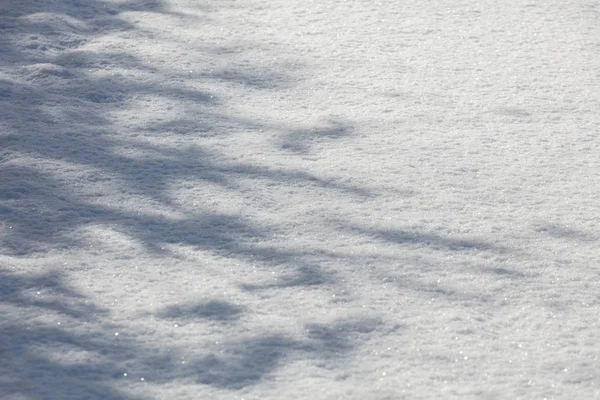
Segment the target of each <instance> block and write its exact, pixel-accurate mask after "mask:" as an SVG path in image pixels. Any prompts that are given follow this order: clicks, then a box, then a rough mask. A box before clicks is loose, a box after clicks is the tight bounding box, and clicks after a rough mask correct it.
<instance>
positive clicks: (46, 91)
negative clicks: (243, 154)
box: [0, 0, 380, 399]
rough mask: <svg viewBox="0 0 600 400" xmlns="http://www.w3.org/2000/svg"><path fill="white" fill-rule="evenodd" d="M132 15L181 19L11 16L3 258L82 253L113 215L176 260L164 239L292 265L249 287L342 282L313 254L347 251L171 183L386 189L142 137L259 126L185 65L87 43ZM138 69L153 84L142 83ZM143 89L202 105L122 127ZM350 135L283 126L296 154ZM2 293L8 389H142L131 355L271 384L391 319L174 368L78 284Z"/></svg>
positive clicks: (8, 288) (1, 169) (338, 127)
mask: <svg viewBox="0 0 600 400" xmlns="http://www.w3.org/2000/svg"><path fill="white" fill-rule="evenodd" d="M124 11H151V12H164V13H172V12H171V11H169V10H165V9H164V7H163V5H162V3H161V2H160V1H155V0H149V1H144V0H139V1H133V0H132V1H125V2H120V3H119V4H115V3H113V2H105V1H100V0H71V1H64V2H40V1H34V0H30V1H27V0H26V1H23V2H19V6H18V7H15V8H12V9H10V10H9V11H8V12H7V13H3V15H2V16H0V34H2V35H3V36H4V37H5V38H7V39H6V40H2V41H0V54H2V58H1V59H0V129H1V133H0V157H1V159H0V200H1V201H2V204H0V235H1V236H0V245H1V247H2V253H3V254H5V255H7V256H18V257H40V256H41V255H44V254H45V253H48V252H50V251H56V250H63V249H68V250H73V249H77V248H83V247H84V246H85V245H86V244H88V242H87V241H88V238H87V237H85V235H82V234H81V233H82V231H84V230H85V229H86V228H88V227H90V226H97V225H101V226H103V227H110V228H111V229H115V230H117V231H119V232H121V233H123V234H125V235H126V236H128V237H129V238H132V239H133V240H135V241H136V242H138V243H141V244H142V245H143V247H144V250H145V251H146V252H147V253H148V254H150V255H151V256H166V255H167V253H166V252H165V251H164V250H163V248H164V246H165V245H168V244H180V245H185V246H190V247H193V248H195V249H200V250H205V251H209V252H212V253H214V254H217V255H221V256H224V257H227V258H240V259H244V260H253V261H256V262H258V263H260V264H262V265H270V266H280V267H282V268H283V269H284V270H285V271H284V274H283V275H282V276H281V278H280V279H279V280H278V281H277V282H275V283H265V284H258V285H242V287H243V288H244V289H246V290H248V291H256V290H261V289H265V288H271V287H277V288H290V287H296V286H317V287H322V286H325V285H332V284H334V283H335V282H336V279H335V274H334V273H332V272H329V271H326V270H325V269H323V268H321V267H320V266H319V264H318V263H315V262H313V261H314V260H313V259H314V258H323V257H325V258H331V259H333V258H334V257H335V254H333V253H328V252H326V251H322V252H319V251H314V250H297V251H296V250H286V249H284V248H280V247H277V246H265V245H262V244H261V243H262V242H264V241H266V239H267V238H269V237H270V236H271V235H272V231H271V230H270V229H269V228H268V227H265V226H262V225H260V224H258V223H257V222H255V221H252V220H250V219H249V218H244V216H243V213H235V212H230V213H229V212H218V211H215V210H214V209H211V208H210V207H209V206H206V205H204V204H200V205H199V206H198V207H197V209H195V210H193V211H190V210H188V209H186V208H185V207H181V206H179V205H178V204H177V202H176V201H175V199H174V198H173V196H172V193H171V191H170V190H171V185H172V184H173V183H174V182H179V181H182V180H186V179H187V180H193V181H194V184H195V185H198V186H200V187H201V188H202V185H203V183H206V184H208V183H210V184H211V185H214V186H217V187H220V188H225V189H227V190H230V191H236V190H239V187H240V181H241V180H253V181H256V182H259V181H260V182H267V184H270V185H276V184H279V185H291V186H296V187H299V188H306V187H311V188H315V189H319V190H323V191H336V192H338V193H340V194H342V195H345V196H351V197H353V198H357V199H365V198H370V197H372V196H374V194H373V193H372V191H370V190H369V189H368V188H364V187H360V186H356V185H352V184H346V183H343V182H340V181H339V180H336V179H333V178H325V177H321V176H318V175H316V174H313V173H310V172H308V171H306V170H302V169H293V168H292V169H284V168H275V167H269V166H261V165H256V164H251V163H247V162H242V161H237V160H236V161H231V160H227V158H226V157H225V156H223V155H222V154H218V153H217V152H216V151H215V150H214V149H210V148H209V147H208V146H206V147H204V146H202V144H197V145H194V146H185V145H184V146H177V145H174V146H173V145H171V146H169V145H163V146H161V145H157V144H156V143H151V142H150V141H148V140H145V139H147V138H148V137H149V136H160V135H161V134H165V133H166V134H168V133H176V134H179V135H196V136H195V137H197V138H202V137H204V136H205V133H208V134H211V135H228V134H229V132H228V130H227V127H228V126H233V125H240V126H243V127H247V128H252V129H253V128H256V127H258V126H260V124H259V123H258V122H256V121H253V120H252V118H246V117H244V116H236V115H231V113H230V112H228V111H227V110H226V109H224V108H223V107H221V99H220V98H219V96H218V95H216V94H215V93H212V92H210V91H208V90H204V89H194V88H191V86H186V85H178V84H175V83H173V81H172V80H170V79H174V78H181V79H183V78H184V77H183V76H177V72H175V71H170V70H161V69H160V68H157V67H155V66H152V65H149V64H147V63H145V62H144V61H143V60H141V59H139V58H137V57H135V56H134V55H132V54H128V53H126V52H123V51H94V50H90V49H89V48H88V49H81V47H82V46H83V45H85V44H86V43H89V42H90V41H92V40H95V39H97V38H99V37H100V36H102V35H104V34H107V33H110V32H114V31H119V32H121V31H127V30H132V29H134V28H135V29H138V28H137V27H135V26H134V25H132V23H130V22H127V21H126V20H125V19H124V18H122V16H121V13H123V12H124ZM219 51H220V50H219V49H216V52H215V54H218V53H219ZM107 72H111V73H107ZM112 72H114V73H112ZM138 74H152V76H153V77H154V78H153V79H146V80H143V79H136V76H137V75H138ZM201 77H202V78H203V79H207V80H215V81H220V82H222V81H226V82H229V83H231V84H238V85H244V86H247V87H251V88H252V89H253V90H270V89H272V88H278V87H279V88H280V87H283V86H285V84H286V80H288V79H291V78H290V77H289V76H288V75H287V74H286V73H284V72H283V71H270V72H268V73H267V72H266V71H263V72H262V73H260V74H258V75H256V74H254V75H253V74H251V73H247V72H246V71H239V70H227V71H217V72H214V73H212V74H203V75H201ZM139 98H154V99H163V100H165V101H173V102H175V101H177V102H185V103H191V104H195V105H197V106H201V107H200V108H201V109H202V112H201V115H200V116H199V117H197V118H192V117H190V118H187V119H181V118H177V117H173V118H170V117H169V118H167V121H164V122H162V123H157V124H153V126H152V127H150V126H148V125H147V124H146V123H137V122H132V125H134V127H133V128H131V129H129V130H128V129H123V127H122V126H120V125H118V124H116V123H115V122H114V119H113V118H112V117H111V114H112V113H116V112H118V111H121V110H123V109H128V108H130V107H131V108H133V107H135V101H136V100H139ZM214 126H218V127H220V128H221V130H220V131H219V130H218V129H216V128H214ZM122 129H123V130H124V131H122ZM351 131H352V127H351V126H350V124H343V123H340V122H336V121H331V122H328V123H327V124H326V126H325V127H316V128H314V129H311V128H309V129H307V130H306V131H295V132H291V133H289V134H285V135H284V138H283V142H284V144H283V147H285V146H286V145H285V143H288V145H289V146H288V148H287V150H290V151H292V152H295V153H304V152H308V151H311V148H312V147H313V146H315V145H316V144H318V143H319V142H320V141H321V140H330V139H336V138H339V137H342V136H344V135H348V134H349V133H350V132H351ZM207 186H208V185H207ZM206 190H210V189H206ZM142 206H144V207H142ZM259 244H261V245H259ZM33 290H35V291H36V292H40V295H39V296H42V294H43V293H46V294H45V295H43V296H45V297H43V296H42V297H36V295H33V294H32V293H31V291H33ZM0 296H1V297H0V301H1V303H0V306H1V307H2V308H3V309H5V310H6V311H7V313H6V315H7V317H6V318H5V319H4V320H2V321H0V327H1V329H2V331H1V333H0V334H1V335H2V338H3V340H2V341H1V342H2V344H0V352H1V353H2V356H3V357H2V358H3V360H6V361H5V363H3V365H2V366H0V371H1V372H2V374H0V375H2V376H3V378H1V379H2V381H0V383H1V384H0V386H1V388H0V394H1V395H2V396H4V395H7V396H8V395H10V396H19V395H22V396H27V397H31V398H40V399H44V398H64V399H68V398H89V399H138V398H140V397H137V396H134V395H133V394H131V393H128V392H127V385H126V384H125V383H123V382H121V379H123V376H124V374H123V371H124V368H125V366H126V365H128V363H130V362H132V360H133V362H134V363H136V364H137V365H139V366H140V369H144V368H145V369H151V368H155V369H157V370H160V371H164V372H166V373H165V374H163V376H162V377H159V376H154V378H155V381H156V382H159V383H160V382H167V381H171V380H174V379H176V378H177V379H178V378H187V377H190V378H193V379H196V380H197V381H198V382H200V383H204V384H207V385H211V386H215V387H219V388H227V389H239V388H243V387H246V386H248V385H251V384H254V383H256V382H259V381H260V380H261V379H263V378H264V377H265V376H268V375H269V374H270V373H271V372H273V371H274V370H275V369H276V368H277V367H278V366H279V365H280V363H281V362H282V361H283V360H285V359H288V357H291V356H294V357H311V358H322V357H323V355H326V358H328V359H332V358H336V357H342V356H344V355H348V354H350V353H351V352H352V350H353V349H354V348H355V347H356V346H355V344H354V342H353V341H352V339H351V337H353V336H356V335H358V336H361V335H369V333H370V332H371V331H370V330H369V329H367V330H365V328H364V326H372V327H375V326H378V324H379V323H380V322H377V323H375V322H373V321H370V320H369V321H362V320H361V321H362V322H361V321H358V322H352V323H349V322H348V321H342V322H334V323H332V324H331V325H319V324H311V325H309V326H308V328H309V330H311V332H312V333H311V334H309V335H308V336H307V337H306V338H302V339H292V338H288V337H287V336H286V335H284V334H282V333H274V334H270V333H268V334H264V335H258V336H253V337H251V338H247V339H243V340H241V341H235V340H233V341H231V342H230V343H227V345H226V351H225V354H224V355H221V353H218V355H211V356H206V357H204V358H201V359H198V360H196V361H195V362H192V363H190V364H188V366H186V367H175V364H176V360H174V358H173V357H174V356H172V355H167V354H165V353H164V352H161V351H160V349H157V348H153V347H152V346H150V345H144V344H141V343H139V342H138V341H136V340H134V339H132V338H124V337H122V336H121V337H118V338H116V337H115V335H114V333H115V332H114V329H113V328H110V324H108V325H109V327H107V324H105V323H104V321H105V320H109V319H110V310H107V309H103V308H100V307H98V306H96V305H94V304H93V303H92V302H90V300H89V299H87V298H85V296H84V295H83V294H80V293H77V292H76V291H75V290H73V289H70V288H69V286H68V285H67V283H66V278H62V277H60V276H58V277H52V276H49V275H40V276H35V275H31V274H27V275H25V274H23V275H18V276H17V275H11V274H8V273H5V272H3V271H2V270H0ZM244 311H245V308H243V307H238V306H235V305H233V304H231V303H228V302H224V301H220V300H208V301H206V302H204V303H195V304H187V305H182V306H172V307H167V308H166V309H165V310H163V311H161V312H160V313H159V314H158V316H159V317H160V318H166V319H175V320H186V319H200V320H204V321H209V322H220V323H231V324H233V323H235V322H236V321H238V320H239V319H240V318H241V316H242V314H243V312H244ZM21 318H26V321H25V322H23V321H21V320H20V319H21ZM59 322H60V323H61V324H60V325H59V324H58V323H59ZM372 329H374V328H372ZM4 339H5V340H4ZM42 349H43V351H42ZM182 368H183V369H182ZM0 397H1V396H0Z"/></svg>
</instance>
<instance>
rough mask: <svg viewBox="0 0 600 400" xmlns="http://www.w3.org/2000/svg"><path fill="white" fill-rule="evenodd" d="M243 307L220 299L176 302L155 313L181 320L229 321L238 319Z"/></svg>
mask: <svg viewBox="0 0 600 400" xmlns="http://www.w3.org/2000/svg"><path fill="white" fill-rule="evenodd" d="M243 311H244V307H241V306H238V305H235V304H232V303H230V302H227V301H222V300H210V301H207V302H199V303H188V304H176V305H172V306H168V307H166V308H165V309H163V310H161V311H160V312H158V313H157V316H158V317H159V318H166V319H177V320H182V321H188V320H194V319H205V320H209V321H217V322H231V321H237V320H238V319H240V317H241V315H242V313H243Z"/></svg>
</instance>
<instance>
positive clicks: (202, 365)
mask: <svg viewBox="0 0 600 400" xmlns="http://www.w3.org/2000/svg"><path fill="white" fill-rule="evenodd" d="M384 325H385V324H384V323H383V322H382V321H381V320H379V319H377V318H362V317H349V318H345V319H342V320H339V321H334V322H331V323H329V324H308V325H306V326H305V331H306V332H307V334H306V337H303V338H300V339H292V338H289V337H287V336H286V335H283V334H265V335H262V336H258V337H250V338H246V339H241V340H236V341H229V342H226V343H224V344H223V346H221V348H220V350H219V352H218V355H217V354H216V353H214V352H213V353H212V354H210V355H207V356H205V357H203V358H201V359H198V360H195V361H194V362H191V363H188V367H187V368H186V374H187V375H190V376H196V377H197V378H196V379H197V380H198V382H200V383H202V384H205V385H210V386H214V387H218V388H222V389H229V390H239V389H243V388H245V387H248V386H251V385H254V384H256V383H258V382H259V381H262V380H264V379H268V378H269V375H270V374H271V373H273V372H274V371H275V370H276V369H277V368H278V367H279V366H280V364H281V363H283V362H284V361H286V360H287V362H293V361H297V360H302V359H305V358H316V359H318V360H322V361H323V362H325V363H328V362H337V361H341V360H343V359H344V358H346V357H348V356H350V355H352V353H353V352H354V351H355V350H357V348H359V347H360V346H361V345H362V344H363V343H365V342H366V341H367V339H368V338H369V335H370V334H372V332H373V331H375V330H376V329H380V328H382V327H383V326H384ZM400 328H402V327H400V326H395V327H392V328H391V330H393V331H398V330H399V329H400Z"/></svg>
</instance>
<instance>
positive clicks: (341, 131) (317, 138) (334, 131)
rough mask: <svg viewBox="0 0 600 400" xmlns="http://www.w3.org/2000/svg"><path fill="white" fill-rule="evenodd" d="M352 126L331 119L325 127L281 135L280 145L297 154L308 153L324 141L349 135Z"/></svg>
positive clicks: (293, 131)
mask: <svg viewBox="0 0 600 400" xmlns="http://www.w3.org/2000/svg"><path fill="white" fill-rule="evenodd" d="M351 132H352V127H351V126H350V125H348V124H347V123H345V122H342V121H337V120H330V121H327V123H326V124H325V126H324V127H315V128H312V129H306V130H304V129H302V130H292V131H290V132H287V133H285V134H283V135H281V136H280V138H279V146H280V147H281V148H282V149H284V150H287V151H291V152H292V153H297V154H308V153H310V152H311V149H312V148H313V147H314V146H316V145H318V144H320V143H322V142H324V141H332V140H336V139H340V138H343V137H346V136H349V135H350V134H351Z"/></svg>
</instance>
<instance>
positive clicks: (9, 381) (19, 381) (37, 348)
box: [0, 270, 140, 400]
mask: <svg viewBox="0 0 600 400" xmlns="http://www.w3.org/2000/svg"><path fill="white" fill-rule="evenodd" d="M0 309H1V310H2V314H3V318H2V320H1V321H0V339H1V340H0V357H1V358H2V363H0V376H2V378H0V397H1V398H35V399H56V398H61V399H71V398H86V399H111V400H112V399H114V400H117V399H119V400H126V399H127V400H134V399H140V397H137V396H133V395H129V394H126V393H124V392H123V391H121V390H119V389H117V388H115V386H118V385H114V382H113V380H114V375H115V374H116V373H117V372H118V370H119V363H121V362H122V361H123V360H124V358H120V357H121V356H119V354H123V350H124V349H123V348H120V346H119V345H118V344H115V341H114V332H110V333H109V332H107V331H106V329H101V328H99V326H98V324H99V321H100V320H101V319H102V318H103V317H105V316H106V315H107V313H108V310H104V309H101V308H98V307H97V306H95V305H94V304H93V303H91V302H88V301H87V299H85V297H84V296H83V295H81V294H80V293H77V292H76V291H74V290H73V289H71V288H70V287H69V286H68V285H67V284H66V283H65V282H64V279H63V277H62V276H61V274H59V273H46V274H41V275H32V274H14V273H8V272H4V271H2V270H0ZM82 326H86V327H87V328H88V329H85V328H82ZM90 326H92V327H93V328H92V329H89V327H90ZM110 336H112V338H111V337H110ZM111 339H112V340H111Z"/></svg>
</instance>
